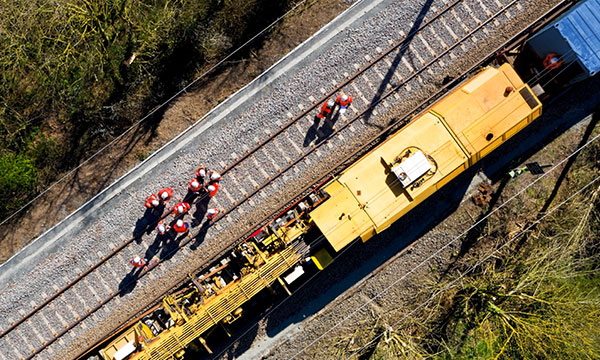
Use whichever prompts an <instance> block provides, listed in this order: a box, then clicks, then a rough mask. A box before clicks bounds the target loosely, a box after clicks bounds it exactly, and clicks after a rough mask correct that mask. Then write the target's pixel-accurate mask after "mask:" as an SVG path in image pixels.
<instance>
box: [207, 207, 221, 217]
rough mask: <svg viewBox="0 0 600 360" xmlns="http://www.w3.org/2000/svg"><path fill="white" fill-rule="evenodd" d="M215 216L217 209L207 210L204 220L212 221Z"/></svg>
mask: <svg viewBox="0 0 600 360" xmlns="http://www.w3.org/2000/svg"><path fill="white" fill-rule="evenodd" d="M217 215H219V209H217V208H212V209H208V210H207V211H206V218H207V219H208V220H212V219H214V218H215V217H216V216H217Z"/></svg>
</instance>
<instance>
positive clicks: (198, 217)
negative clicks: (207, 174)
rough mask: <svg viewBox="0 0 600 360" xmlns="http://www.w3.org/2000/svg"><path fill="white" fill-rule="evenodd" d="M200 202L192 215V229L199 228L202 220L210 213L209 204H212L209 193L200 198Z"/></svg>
mask: <svg viewBox="0 0 600 360" xmlns="http://www.w3.org/2000/svg"><path fill="white" fill-rule="evenodd" d="M198 198H199V199H198V202H196V210H194V212H193V213H192V223H191V227H197V226H198V225H200V224H201V223H202V220H203V219H204V217H205V216H206V212H207V211H208V203H209V202H210V196H208V194H207V193H204V194H201V195H199V196H198Z"/></svg>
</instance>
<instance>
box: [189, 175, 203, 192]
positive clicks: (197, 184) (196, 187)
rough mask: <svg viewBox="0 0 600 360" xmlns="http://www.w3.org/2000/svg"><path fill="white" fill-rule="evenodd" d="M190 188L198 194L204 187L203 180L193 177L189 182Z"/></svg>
mask: <svg viewBox="0 0 600 360" xmlns="http://www.w3.org/2000/svg"><path fill="white" fill-rule="evenodd" d="M188 189H190V191H191V192H193V193H195V194H197V193H199V192H200V191H201V190H202V189H203V186H202V182H201V181H198V179H193V180H192V181H190V183H189V184H188Z"/></svg>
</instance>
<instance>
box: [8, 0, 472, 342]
mask: <svg viewBox="0 0 600 360" xmlns="http://www.w3.org/2000/svg"><path fill="white" fill-rule="evenodd" d="M462 1H464V0H454V1H453V2H452V3H450V4H448V6H446V7H445V8H444V9H442V10H440V11H439V12H438V13H437V14H435V15H434V16H433V17H431V18H430V19H428V20H427V21H425V22H424V23H423V24H422V25H421V26H420V27H418V28H416V29H414V30H413V31H412V32H411V33H409V34H407V35H406V36H405V37H404V38H403V39H402V40H400V41H399V42H398V43H396V44H395V45H393V46H391V47H390V48H389V49H387V50H386V51H385V52H384V53H382V54H381V55H380V56H378V57H377V58H375V59H374V60H373V61H372V62H370V63H369V64H367V65H366V66H365V67H364V68H361V69H359V70H357V71H356V72H355V73H354V74H353V75H351V76H350V77H348V78H347V79H346V80H345V81H344V82H342V83H341V84H340V85H337V86H336V87H335V89H334V90H332V91H330V92H329V93H328V94H327V95H325V96H324V97H323V98H321V99H319V100H318V101H316V102H314V103H313V104H312V105H310V106H309V107H308V108H307V109H306V110H305V111H303V112H302V113H301V114H300V115H297V116H296V117H295V118H293V119H291V120H290V121H288V122H287V123H285V124H282V125H281V127H280V128H279V129H278V130H277V131H275V132H274V133H272V134H270V135H269V136H267V137H266V138H265V139H264V140H262V141H261V142H260V143H258V144H257V145H255V146H254V147H253V148H252V149H249V150H246V152H245V153H244V155H242V156H241V157H239V158H237V159H235V160H234V162H232V163H231V164H229V165H227V166H226V167H225V168H224V169H223V170H222V171H221V175H226V174H227V173H228V172H230V171H232V170H233V169H234V168H235V167H236V166H237V165H239V164H240V163H242V162H243V161H244V160H246V159H247V158H248V157H250V156H251V155H252V154H254V153H255V152H256V151H258V150H259V149H261V148H262V147H264V146H265V145H267V144H268V143H270V142H271V141H272V140H273V139H274V138H275V137H277V136H278V135H279V134H281V133H282V132H284V131H285V130H286V129H288V128H289V127H291V126H292V125H293V124H295V123H297V122H298V121H299V120H301V119H303V118H304V117H305V116H306V115H308V113H309V112H311V111H313V110H314V109H315V108H316V107H317V106H318V105H320V104H321V103H323V102H324V101H325V100H327V99H328V98H329V97H331V96H332V95H334V94H335V93H337V92H338V91H339V90H340V89H342V88H343V87H345V86H347V85H348V84H350V83H351V82H352V81H354V80H355V79H356V78H357V77H359V76H360V75H362V74H363V73H364V72H366V71H367V70H369V69H371V68H372V67H373V66H374V65H376V64H377V63H379V61H381V60H382V59H384V58H385V57H386V56H387V55H389V54H390V53H391V52H393V51H394V50H396V49H397V48H398V47H400V46H402V45H403V44H406V42H407V41H409V40H411V39H412V38H413V37H414V36H415V35H416V34H417V33H418V32H420V31H421V30H423V29H424V28H426V27H427V26H428V25H430V24H431V23H432V22H433V21H435V20H436V19H438V18H439V17H440V16H442V15H443V14H445V13H446V12H448V11H449V10H451V9H452V8H453V7H454V6H456V5H457V4H459V3H461V2H462ZM313 146H314V145H313ZM303 155H304V154H303ZM278 176H280V175H275V176H274V177H271V179H275V178H276V177H278ZM260 188H261V187H260V186H259V187H258V189H260ZM255 192H256V191H255ZM255 192H254V193H255ZM254 193H253V194H254ZM206 196H208V195H207V194H203V195H202V196H200V197H198V198H197V199H196V201H195V202H193V203H192V204H194V203H197V202H200V201H202V200H203V199H205V198H206ZM190 197H192V196H186V197H184V198H183V200H182V201H186V200H188V199H189V198H190ZM247 197H248V196H247ZM245 201H246V199H242V201H240V202H238V203H234V204H233V206H237V205H239V204H241V203H243V202H245ZM233 210H234V209H233ZM172 213H173V211H172V210H169V211H168V212H167V213H165V214H163V215H162V216H161V217H160V218H159V219H158V220H155V221H154V222H151V223H149V224H148V225H147V227H146V229H148V228H150V227H152V226H155V225H156V224H158V223H159V222H160V221H162V220H164V219H166V218H167V217H169V216H170V215H171V214H172ZM223 215H224V214H222V216H223ZM222 216H221V217H222ZM176 218H177V217H176ZM146 229H144V230H143V231H140V233H138V234H134V236H133V237H131V238H129V239H127V240H124V241H123V242H122V243H121V244H120V245H118V246H116V247H115V248H113V249H111V252H110V253H108V254H107V255H106V256H104V257H103V258H101V259H100V260H99V261H98V262H96V263H95V264H92V265H90V267H89V268H87V269H86V270H84V271H82V272H81V273H79V274H78V276H77V277H76V278H75V279H74V280H72V281H70V282H69V283H67V284H66V285H64V286H63V287H62V288H60V289H59V290H58V291H56V292H55V293H54V294H52V295H50V296H48V297H47V298H45V299H44V301H43V302H42V303H40V304H39V305H37V306H36V307H34V308H33V309H32V310H31V311H29V312H28V313H27V314H25V315H24V316H23V317H21V318H20V319H18V320H16V321H14V322H12V323H11V324H10V325H9V327H8V328H6V329H5V330H2V331H1V332H0V338H3V337H4V336H6V335H7V334H8V333H10V332H11V331H13V330H14V329H15V328H16V327H18V326H19V325H21V324H22V323H23V322H25V321H26V320H27V319H29V318H31V317H32V316H33V315H35V314H36V313H37V312H39V311H40V310H41V309H42V308H44V307H46V306H47V305H48V304H50V303H51V302H52V301H53V300H55V299H56V298H58V297H59V296H60V295H62V294H63V293H65V292H66V291H67V290H69V289H70V288H72V287H73V286H74V285H75V284H77V283H79V282H80V281H81V280H82V279H84V278H85V277H86V276H87V275H89V274H90V273H92V272H93V271H95V270H96V269H98V268H99V267H100V266H101V265H103V264H104V263H106V262H107V261H108V260H110V259H111V258H113V257H114V256H115V255H117V254H118V253H119V252H121V251H122V250H123V249H124V248H126V247H127V246H129V245H130V244H131V243H132V242H133V241H135V239H137V238H138V237H139V236H141V235H143V233H144V231H146ZM200 230H202V228H201V229H200ZM177 249H179V248H177ZM113 294H114V293H111V295H113Z"/></svg>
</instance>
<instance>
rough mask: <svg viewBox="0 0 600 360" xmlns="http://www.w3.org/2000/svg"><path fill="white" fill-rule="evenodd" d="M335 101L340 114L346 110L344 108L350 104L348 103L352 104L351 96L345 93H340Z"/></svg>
mask: <svg viewBox="0 0 600 360" xmlns="http://www.w3.org/2000/svg"><path fill="white" fill-rule="evenodd" d="M335 103H336V105H339V106H340V114H343V113H345V112H346V109H347V108H348V107H349V106H350V104H352V97H350V96H348V95H346V94H341V95H340V96H338V97H337V99H335Z"/></svg>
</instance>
